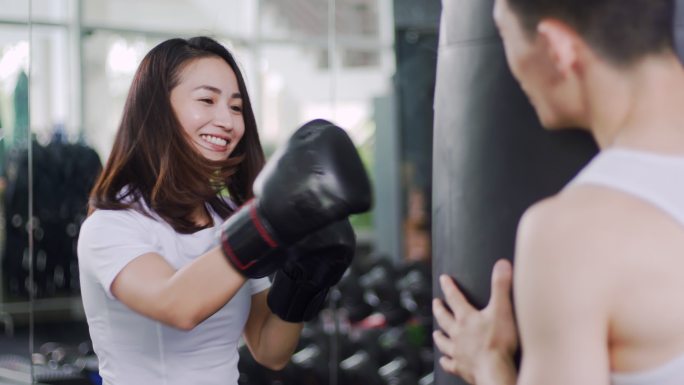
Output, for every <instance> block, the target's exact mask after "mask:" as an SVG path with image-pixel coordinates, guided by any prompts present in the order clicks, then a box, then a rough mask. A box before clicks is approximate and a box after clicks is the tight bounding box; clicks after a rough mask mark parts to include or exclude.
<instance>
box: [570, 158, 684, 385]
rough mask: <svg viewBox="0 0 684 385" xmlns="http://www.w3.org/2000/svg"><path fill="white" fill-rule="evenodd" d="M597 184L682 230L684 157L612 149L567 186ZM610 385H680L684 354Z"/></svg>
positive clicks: (619, 377)
mask: <svg viewBox="0 0 684 385" xmlns="http://www.w3.org/2000/svg"><path fill="white" fill-rule="evenodd" d="M585 183H586V184H598V185H603V186H606V187H610V188H614V189H616V190H620V191H624V192H626V193H628V194H631V195H634V196H636V197H638V198H640V199H643V200H644V201H646V202H648V203H650V204H652V205H654V206H656V207H658V208H660V209H661V210H663V211H665V212H666V213H668V214H669V215H671V216H672V217H673V218H674V219H676V220H677V221H678V222H679V223H681V224H682V226H684V156H673V155H661V154H656V153H649V152H642V151H636V150H629V149H624V148H611V149H606V150H603V151H602V152H601V153H600V154H599V155H597V156H596V157H595V158H594V159H593V160H592V161H591V162H590V163H589V165H587V167H585V168H584V169H583V170H582V171H581V172H580V173H579V175H577V177H575V179H573V180H572V182H570V185H577V184H585ZM611 384H612V385H683V384H684V353H683V354H682V355H680V356H679V357H676V358H674V359H672V360H670V361H669V362H667V363H665V364H664V365H661V366H659V367H656V368H654V369H649V370H645V371H641V372H629V373H611Z"/></svg>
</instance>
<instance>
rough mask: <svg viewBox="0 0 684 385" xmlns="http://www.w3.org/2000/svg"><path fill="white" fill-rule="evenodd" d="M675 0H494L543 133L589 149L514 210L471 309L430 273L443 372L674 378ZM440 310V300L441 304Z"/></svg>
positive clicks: (677, 298)
mask: <svg viewBox="0 0 684 385" xmlns="http://www.w3.org/2000/svg"><path fill="white" fill-rule="evenodd" d="M673 14H674V0H627V1H626V0H496V1H495V6H494V19H495V21H496V24H497V26H498V28H499V31H500V33H501V36H502V38H503V42H504V47H505V50H506V57H507V60H508V64H509V66H510V68H511V70H512V72H513V74H514V76H515V77H516V78H517V79H518V81H519V82H520V84H521V86H522V88H523V90H524V91H525V92H526V93H527V95H528V97H529V99H530V101H531V102H532V104H533V106H534V107H535V109H536V111H537V114H538V116H539V118H540V120H541V122H542V124H543V125H544V126H545V127H547V128H549V129H559V128H564V127H577V126H579V127H584V128H586V129H587V130H589V131H590V132H591V134H592V135H593V137H594V138H595V140H596V141H597V143H598V144H599V147H600V148H601V152H600V153H599V155H597V157H596V158H595V159H593V160H592V162H591V163H590V164H589V165H588V166H587V167H586V168H585V169H584V170H583V171H582V172H581V173H580V174H579V175H578V176H577V177H576V178H575V179H574V180H573V181H572V182H570V183H569V184H568V185H567V186H566V188H564V189H563V190H562V191H560V192H559V193H558V194H557V195H555V196H553V197H550V198H548V199H546V200H543V201H541V202H539V203H537V204H535V205H534V206H532V207H531V208H529V209H528V210H527V212H526V213H525V215H524V216H523V218H522V219H521V221H520V224H519V228H518V235H517V241H516V251H515V254H516V268H515V280H514V282H515V302H516V314H517V323H518V327H519V332H520V337H519V338H520V343H521V345H522V349H523V360H522V364H521V367H520V372H519V373H517V370H516V367H515V364H514V361H513V353H514V352H515V350H516V348H517V344H518V336H517V335H516V324H515V320H514V317H513V310H512V305H511V301H510V287H511V278H512V277H511V276H512V269H511V266H510V264H509V263H508V262H506V261H499V262H498V263H497V264H496V265H495V267H494V272H493V274H492V298H491V300H490V303H489V305H488V306H487V307H486V308H485V309H484V310H482V311H477V310H476V309H474V308H473V307H472V306H471V305H470V304H469V303H468V302H467V301H466V300H465V298H464V296H463V295H462V294H461V292H460V291H459V290H458V288H457V286H456V285H455V284H454V283H453V281H452V280H451V279H450V278H448V277H446V276H442V277H440V284H441V286H442V290H443V291H444V295H445V301H446V303H444V302H443V301H441V300H439V299H435V300H434V303H433V312H434V315H435V318H436V320H437V322H438V325H439V328H440V329H441V330H437V331H435V333H434V336H433V337H434V340H435V344H436V346H437V348H438V349H439V350H440V351H441V352H442V353H443V357H442V358H441V359H440V365H441V366H442V368H443V369H444V370H445V371H447V372H450V373H452V374H455V375H459V376H461V377H463V378H464V379H465V380H466V381H468V382H470V383H472V384H477V385H487V384H492V385H494V384H496V385H504V384H515V383H517V384H524V385H533V384H555V385H564V384H572V385H576V384H582V385H598V384H614V385H619V384H630V385H641V384H644V385H646V384H650V385H674V384H684V333H683V332H682V330H683V328H684V301H682V300H681V295H682V293H684V278H683V276H684V275H683V274H682V272H683V271H684V69H683V67H682V65H681V64H680V62H679V60H678V58H677V56H676V54H675V53H674V48H673V46H674V44H673V34H672V30H673ZM449 309H450V310H449Z"/></svg>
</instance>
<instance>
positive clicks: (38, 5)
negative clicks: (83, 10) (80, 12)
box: [10, 0, 77, 25]
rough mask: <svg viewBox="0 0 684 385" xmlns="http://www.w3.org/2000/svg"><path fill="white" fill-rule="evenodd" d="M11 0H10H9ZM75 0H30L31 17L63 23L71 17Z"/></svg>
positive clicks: (39, 20)
mask: <svg viewBox="0 0 684 385" xmlns="http://www.w3.org/2000/svg"><path fill="white" fill-rule="evenodd" d="M10 1H11V0H10ZM76 1H77V0H31V19H32V20H33V23H34V25H35V24H36V23H41V22H52V23H60V22H61V23H65V22H69V21H71V19H72V15H73V14H74V7H76V4H77V3H76Z"/></svg>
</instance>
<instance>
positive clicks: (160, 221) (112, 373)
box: [78, 37, 301, 384]
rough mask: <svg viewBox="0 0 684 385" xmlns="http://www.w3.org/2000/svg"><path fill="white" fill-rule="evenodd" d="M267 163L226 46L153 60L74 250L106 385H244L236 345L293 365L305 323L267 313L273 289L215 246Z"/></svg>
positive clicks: (184, 47) (181, 46)
mask: <svg viewBox="0 0 684 385" xmlns="http://www.w3.org/2000/svg"><path fill="white" fill-rule="evenodd" d="M263 163H264V158H263V153H262V150H261V145H260V143H259V137H258V134H257V130H256V123H255V119H254V114H253V112H252V107H251V104H250V100H249V97H248V94H247V90H246V88H245V84H244V81H243V78H242V75H241V73H240V70H239V69H238V66H237V65H236V63H235V60H234V59H233V56H232V55H231V54H230V53H229V52H228V51H227V50H226V49H225V48H224V47H223V46H221V45H220V44H218V43H216V42H215V41H213V40H211V39H209V38H205V37H201V38H193V39H189V40H187V41H186V40H182V39H171V40H168V41H165V42H163V43H161V44H159V45H158V46H157V47H155V48H154V49H152V51H150V52H149V53H148V55H147V56H146V57H145V58H144V59H143V61H142V63H141V65H140V67H139V68H138V71H137V73H136V75H135V77H134V79H133V83H132V86H131V89H130V93H129V96H128V99H127V101H126V105H125V107H124V112H123V118H122V122H121V125H120V128H119V131H118V133H117V136H116V139H115V142H114V146H113V149H112V153H111V156H110V158H109V160H108V162H107V165H106V167H105V169H104V170H103V173H102V175H101V177H100V179H99V180H98V182H97V183H96V185H95V187H94V189H93V192H92V196H91V215H90V216H89V218H88V219H87V220H86V221H85V222H84V224H83V227H82V231H81V235H80V239H79V245H78V255H79V263H80V269H81V290H82V296H83V303H84V307H85V311H86V316H87V320H88V325H89V328H90V334H91V338H92V340H93V345H94V348H95V351H96V353H97V355H98V358H99V360H100V374H101V375H102V377H103V378H104V381H105V383H106V384H236V383H237V378H238V372H237V361H238V355H237V344H238V340H239V338H240V336H241V334H242V335H243V336H244V340H245V342H246V344H247V345H248V347H249V348H250V351H251V352H252V354H253V355H254V357H255V358H256V359H257V360H258V361H259V362H261V363H262V364H264V365H266V366H268V367H271V368H279V367H282V366H284V365H285V364H286V363H287V361H288V360H289V358H290V356H291V354H292V351H293V350H294V348H295V344H296V342H297V340H298V338H299V332H300V330H301V323H295V322H293V323H289V322H285V321H282V320H281V319H280V318H278V317H276V316H275V315H274V314H273V313H271V311H270V310H269V308H268V306H267V292H268V291H267V290H266V289H267V288H268V287H269V281H268V279H263V278H262V279H253V280H247V281H246V282H245V279H244V278H243V277H242V276H241V275H240V274H239V273H237V272H236V270H235V269H234V268H232V267H231V265H230V264H228V263H226V259H225V257H224V255H223V254H222V253H221V252H220V250H219V247H214V246H216V245H217V243H218V241H217V240H216V235H215V233H216V226H217V225H218V224H220V223H221V222H222V221H223V220H224V219H226V218H227V217H228V216H229V215H230V214H232V213H233V211H234V209H235V207H236V206H238V205H241V204H243V203H244V202H245V201H246V200H247V199H249V198H251V197H252V196H253V194H252V189H251V186H252V183H253V181H254V179H255V177H256V174H257V173H258V172H259V170H260V169H261V167H262V165H263ZM207 181H212V182H211V183H208V182H207ZM222 188H225V189H227V190H228V193H229V194H230V199H227V198H221V197H220V195H219V194H217V191H219V190H221V189H222ZM243 284H244V285H243Z"/></svg>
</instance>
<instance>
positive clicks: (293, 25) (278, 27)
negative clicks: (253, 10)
mask: <svg viewBox="0 0 684 385" xmlns="http://www.w3.org/2000/svg"><path fill="white" fill-rule="evenodd" d="M328 2H329V1H328V0H262V1H261V9H260V13H259V25H260V30H261V35H262V37H264V38H267V39H319V40H320V39H323V41H325V39H327V36H328Z"/></svg>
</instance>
